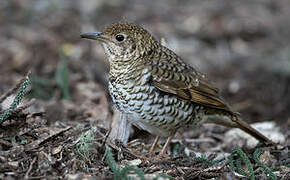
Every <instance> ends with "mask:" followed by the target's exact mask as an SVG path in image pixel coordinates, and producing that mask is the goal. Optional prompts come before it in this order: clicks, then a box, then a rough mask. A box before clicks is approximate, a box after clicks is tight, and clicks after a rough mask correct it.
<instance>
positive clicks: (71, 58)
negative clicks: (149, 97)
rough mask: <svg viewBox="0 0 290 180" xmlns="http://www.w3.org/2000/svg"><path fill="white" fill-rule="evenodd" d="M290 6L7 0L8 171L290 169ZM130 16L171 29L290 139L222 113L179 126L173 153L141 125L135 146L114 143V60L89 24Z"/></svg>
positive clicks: (40, 174)
mask: <svg viewBox="0 0 290 180" xmlns="http://www.w3.org/2000/svg"><path fill="white" fill-rule="evenodd" d="M160 8H162V9H163V10H164V12H163V11H162V12H161V11H160ZM289 10H290V3H289V2H288V1H270V0H267V1H263V2H262V1H241V2H239V1H232V0H219V1H216V2H212V3H209V2H206V1H189V2H183V1H182V2H180V1H170V2H169V1H165V0H161V1H156V2H154V3H153V1H143V2H139V3H136V2H132V1H130V0H128V1H127V2H126V3H123V1H118V0H115V1H112V3H109V2H106V1H98V3H97V2H95V1H89V0H88V1H76V0H74V1H72V2H71V3H67V2H66V1H61V0H60V1H52V0H51V1H44V0H41V1H38V2H35V1H32V0H27V1H20V0H11V1H9V2H6V3H5V2H1V3H0V12H1V13H0V24H1V28H0V34H1V36H0V42H1V43H0V123H1V124H0V179H63V178H66V179H90V178H95V179H113V178H115V179H120V178H121V177H122V178H126V177H127V176H130V177H132V178H137V176H139V178H140V179H142V176H143V175H145V177H146V178H147V179H154V178H156V177H158V176H162V177H163V178H168V177H169V176H170V177H172V178H174V179H210V178H214V177H218V178H219V179H247V178H249V177H252V178H253V177H254V176H255V178H256V179H275V178H276V179H290V152H289V148H290V131H289V129H290V111H289V109H290V53H289V52H290V34H289V33H290V24H289V23H288V21H289V16H290V11H289ZM112 12H114V13H112ZM149 12H151V13H149ZM168 13H170V14H172V16H171V17H170V18H169V17H168ZM116 17H122V18H123V19H119V18H116ZM124 19H125V20H127V21H132V22H136V23H139V24H141V25H143V26H144V27H146V28H147V29H149V31H150V32H152V33H153V34H154V35H156V37H157V38H159V39H160V38H165V39H166V41H167V43H166V44H167V46H168V47H169V48H170V49H174V51H175V52H177V54H180V55H181V57H183V58H184V60H185V61H187V62H188V63H189V64H191V65H193V66H195V67H198V69H199V70H201V71H203V72H204V73H205V74H207V75H208V77H209V78H210V79H211V80H212V81H214V82H216V85H217V86H218V87H219V88H220V89H221V93H222V95H223V97H224V99H226V100H227V101H228V102H229V104H231V105H232V107H233V109H234V110H235V111H239V112H240V113H241V115H242V117H243V118H244V119H245V121H247V122H248V123H250V124H253V123H255V124H256V125H255V126H256V127H258V128H259V130H261V131H262V132H263V133H265V134H267V135H269V136H271V137H272V138H274V139H275V138H277V139H279V140H280V141H282V143H280V144H279V145H276V146H270V147H263V146H261V145H257V146H253V142H252V140H251V139H250V138H248V137H241V136H239V134H240V132H239V131H235V130H230V129H229V128H225V127H221V126H217V125H213V124H206V125H203V126H201V127H200V128H198V129H195V130H192V131H187V132H184V133H179V134H177V135H176V137H175V138H174V139H173V141H172V143H171V144H170V148H169V151H168V152H167V153H168V157H167V158H164V159H158V158H154V159H148V158H146V155H147V153H148V151H149V148H150V144H151V143H152V142H153V140H154V136H152V135H150V134H148V133H147V132H145V131H141V130H138V129H137V128H133V129H132V132H131V136H130V142H129V144H128V146H124V145H122V144H121V143H118V142H115V144H114V143H107V142H108V141H107V140H108V134H109V131H110V124H111V122H112V119H113V118H114V116H115V115H116V114H114V112H115V111H114V110H113V108H112V103H111V99H110V97H109V95H108V91H107V73H108V63H107V62H106V61H105V59H104V55H103V52H102V49H101V47H100V46H99V45H97V44H96V43H92V42H89V41H85V40H81V39H80V38H79V34H80V33H81V32H88V31H93V30H96V29H95V27H104V26H105V25H108V24H110V23H112V22H114V21H117V20H124ZM193 57H194V58H193ZM29 71H31V73H30V74H29V78H28V77H25V74H27V72H29ZM21 79H22V81H21ZM28 79H29V81H26V80H28ZM23 83H24V84H23ZM25 83H28V84H25ZM26 85H27V86H28V87H27V88H26V87H25V86H26ZM14 87H15V88H14ZM11 88H14V89H11ZM24 92H25V93H24ZM7 93H8V94H7ZM24 94H26V95H25V98H23V99H21V98H22V97H23V95H24ZM18 100H21V102H20V103H18V102H17V101H18ZM11 104H12V105H11ZM14 105H15V106H14ZM10 112H11V114H9V113H10ZM7 114H9V116H8V115H7ZM2 120H3V122H2ZM164 142H165V139H162V140H161V142H160V147H158V148H157V150H156V153H157V152H158V151H160V149H161V144H163V143H164Z"/></svg>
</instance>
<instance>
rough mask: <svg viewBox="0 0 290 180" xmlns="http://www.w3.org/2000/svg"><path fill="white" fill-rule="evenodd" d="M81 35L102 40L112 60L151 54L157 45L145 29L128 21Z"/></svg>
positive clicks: (131, 58)
mask: <svg viewBox="0 0 290 180" xmlns="http://www.w3.org/2000/svg"><path fill="white" fill-rule="evenodd" d="M81 37H82V38H87V39H93V40H97V41H99V42H101V44H102V45H103V47H104V50H105V53H106V55H107V56H108V58H109V60H110V61H131V60H135V59H136V58H138V57H140V56H144V55H146V54H147V55H150V54H151V53H152V50H153V49H154V47H155V46H156V45H157V41H156V40H155V39H154V37H153V36H152V35H151V34H150V33H148V32H147V31H146V30H145V29H143V28H142V27H139V26H137V25H133V24H129V23H126V22H119V23H114V24H111V25H110V26H108V27H106V28H105V29H104V30H103V31H102V32H93V33H84V34H81Z"/></svg>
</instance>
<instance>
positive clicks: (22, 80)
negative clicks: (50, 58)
mask: <svg viewBox="0 0 290 180" xmlns="http://www.w3.org/2000/svg"><path fill="white" fill-rule="evenodd" d="M30 74H31V71H28V73H27V74H26V75H25V76H24V78H22V79H21V80H20V81H19V82H18V83H17V84H16V86H14V87H13V88H11V89H9V90H8V91H7V92H6V93H4V94H3V95H2V96H0V103H2V102H3V101H4V100H5V99H6V98H7V97H9V96H10V95H11V94H14V93H15V92H16V91H17V89H19V87H20V86H21V84H22V83H23V82H24V81H26V80H28V79H29V76H30Z"/></svg>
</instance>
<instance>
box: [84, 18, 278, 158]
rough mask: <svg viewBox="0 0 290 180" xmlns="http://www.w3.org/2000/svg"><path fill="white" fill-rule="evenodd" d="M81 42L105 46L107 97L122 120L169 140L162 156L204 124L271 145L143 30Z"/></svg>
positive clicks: (124, 25) (117, 26)
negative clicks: (177, 138) (180, 134)
mask: <svg viewBox="0 0 290 180" xmlns="http://www.w3.org/2000/svg"><path fill="white" fill-rule="evenodd" d="M80 36H81V38H86V39H91V40H96V41H97V42H99V43H101V45H102V47H103V49H104V52H105V55H106V58H107V60H108V62H109V67H110V70H109V92H110V95H111V97H112V100H113V102H114V104H115V105H116V107H117V108H118V109H119V110H120V112H121V113H122V116H123V117H126V119H127V120H128V121H129V122H130V123H132V124H133V125H135V126H136V127H138V128H140V129H143V130H145V131H147V132H149V133H151V134H153V135H155V136H156V138H155V140H154V142H153V144H152V146H151V148H150V151H149V155H152V153H153V151H154V150H155V148H156V146H157V144H158V142H159V139H160V137H166V138H167V141H166V143H165V144H164V146H163V148H162V150H161V151H160V153H159V156H163V155H164V154H165V153H166V150H167V147H168V145H169V144H170V142H171V140H172V138H173V137H174V135H175V134H176V132H178V131H181V132H182V131H184V130H188V129H192V130H194V129H195V128H198V127H199V126H200V125H201V124H203V123H216V124H219V125H223V126H227V127H233V128H239V129H241V130H243V131H245V132H246V133H248V134H250V135H251V136H253V137H255V138H256V139H258V140H259V141H261V142H262V143H264V144H266V145H269V144H273V142H272V141H271V140H270V139H268V138H267V137H266V136H264V135H263V134H261V133H260V132H258V131H257V130H255V129H254V128H252V127H251V126H250V125H249V124H248V123H246V122H245V121H243V120H242V118H241V117H240V115H239V113H237V112H234V111H233V110H232V108H231V107H230V106H229V105H228V104H227V103H226V102H225V100H223V98H222V97H221V95H220V92H219V90H218V89H217V88H216V87H215V86H214V85H213V83H212V82H211V81H210V80H209V79H208V78H207V77H206V75H205V74H203V73H201V72H199V71H198V70H197V69H195V68H193V67H192V66H190V65H188V64H187V63H185V61H183V60H182V58H181V57H180V56H178V55H177V54H176V53H174V52H173V51H172V50H170V49H168V48H167V47H165V46H163V45H162V44H161V43H160V42H159V41H158V40H157V39H156V38H154V36H153V35H151V34H150V33H149V32H148V31H147V30H145V29H144V28H143V27H141V26H139V25H137V24H133V23H128V22H116V23H113V24H111V25H109V26H107V27H105V28H104V29H103V30H102V31H101V32H89V33H83V34H81V35H80Z"/></svg>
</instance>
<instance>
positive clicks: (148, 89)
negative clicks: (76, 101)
mask: <svg viewBox="0 0 290 180" xmlns="http://www.w3.org/2000/svg"><path fill="white" fill-rule="evenodd" d="M109 90H110V94H111V96H112V100H113V102H114V103H115V105H116V106H117V108H118V109H119V110H120V111H121V112H123V113H127V114H130V115H131V118H130V119H131V121H132V123H133V124H135V125H136V126H138V127H140V128H142V129H144V130H147V131H149V132H150V133H152V134H156V135H159V136H169V135H172V134H174V133H175V132H176V130H177V129H179V128H180V127H183V126H187V125H188V126H192V125H194V124H195V123H198V121H199V120H198V121H197V119H196V115H197V114H198V111H199V109H200V106H199V105H196V104H193V103H191V102H190V101H186V100H182V99H179V98H177V97H176V96H174V95H171V94H168V93H164V92H161V91H160V90H158V89H157V88H156V87H154V86H153V85H152V84H150V73H146V72H145V73H143V76H139V77H135V78H133V79H127V80H125V81H110V83H109Z"/></svg>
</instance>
